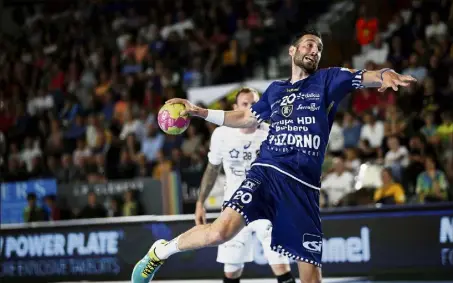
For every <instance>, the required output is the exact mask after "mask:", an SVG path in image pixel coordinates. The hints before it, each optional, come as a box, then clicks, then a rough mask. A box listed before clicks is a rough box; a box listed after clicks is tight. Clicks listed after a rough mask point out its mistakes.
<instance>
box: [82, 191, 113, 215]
mask: <svg viewBox="0 0 453 283" xmlns="http://www.w3.org/2000/svg"><path fill="white" fill-rule="evenodd" d="M87 199H88V204H87V205H86V206H85V207H84V208H83V209H82V211H80V214H79V215H78V217H79V218H103V217H107V210H106V209H105V208H104V207H103V206H102V204H100V203H98V202H97V197H96V194H95V193H94V192H89V193H88V197H87Z"/></svg>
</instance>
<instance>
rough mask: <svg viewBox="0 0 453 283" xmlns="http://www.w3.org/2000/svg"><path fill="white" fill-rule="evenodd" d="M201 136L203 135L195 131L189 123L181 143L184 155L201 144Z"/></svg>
mask: <svg viewBox="0 0 453 283" xmlns="http://www.w3.org/2000/svg"><path fill="white" fill-rule="evenodd" d="M202 138H203V137H202V136H201V135H200V134H199V133H197V130H196V128H195V126H193V125H190V126H189V128H187V138H186V139H184V141H183V142H182V145H181V149H182V152H183V153H184V154H185V155H190V154H191V153H193V152H194V151H195V150H197V149H198V147H199V146H200V145H201V142H202Z"/></svg>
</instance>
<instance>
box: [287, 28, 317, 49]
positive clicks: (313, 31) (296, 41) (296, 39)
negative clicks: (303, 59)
mask: <svg viewBox="0 0 453 283" xmlns="http://www.w3.org/2000/svg"><path fill="white" fill-rule="evenodd" d="M307 34H311V35H314V36H316V37H319V38H320V39H321V40H322V37H321V33H320V32H319V31H317V30H316V29H314V28H308V29H305V30H304V31H302V32H300V33H298V34H297V35H296V36H295V37H294V38H293V40H292V41H291V45H292V46H297V45H299V42H300V40H301V39H302V37H304V35H307Z"/></svg>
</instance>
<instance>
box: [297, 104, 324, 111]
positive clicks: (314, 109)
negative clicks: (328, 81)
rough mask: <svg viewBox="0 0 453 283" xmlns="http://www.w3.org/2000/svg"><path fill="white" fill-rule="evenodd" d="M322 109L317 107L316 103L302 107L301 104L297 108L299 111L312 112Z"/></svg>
mask: <svg viewBox="0 0 453 283" xmlns="http://www.w3.org/2000/svg"><path fill="white" fill-rule="evenodd" d="M320 108H321V106H316V103H311V104H310V105H302V104H299V106H297V110H310V111H312V112H313V111H318V110H319V109H320Z"/></svg>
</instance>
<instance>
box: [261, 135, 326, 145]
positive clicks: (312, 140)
mask: <svg viewBox="0 0 453 283" xmlns="http://www.w3.org/2000/svg"><path fill="white" fill-rule="evenodd" d="M269 144H271V145H276V146H286V145H292V146H295V147H298V148H310V149H319V146H320V145H321V137H320V136H318V135H311V134H306V135H294V134H286V133H283V134H277V135H269Z"/></svg>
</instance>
